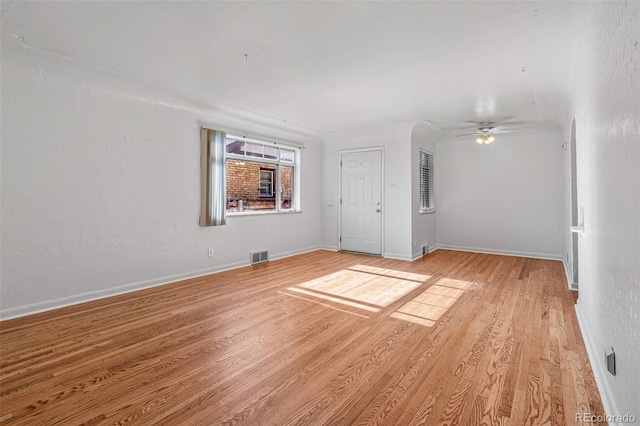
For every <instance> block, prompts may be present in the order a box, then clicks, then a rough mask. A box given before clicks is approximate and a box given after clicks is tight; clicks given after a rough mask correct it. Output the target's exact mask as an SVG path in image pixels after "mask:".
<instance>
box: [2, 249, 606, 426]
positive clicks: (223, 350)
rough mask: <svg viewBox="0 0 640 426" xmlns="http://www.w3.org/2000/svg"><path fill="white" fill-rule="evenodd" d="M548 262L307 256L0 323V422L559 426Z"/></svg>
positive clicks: (571, 341) (551, 265)
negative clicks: (410, 260) (406, 260)
mask: <svg viewBox="0 0 640 426" xmlns="http://www.w3.org/2000/svg"><path fill="white" fill-rule="evenodd" d="M574 304H575V293H572V292H570V291H569V290H567V284H566V280H565V276H564V273H563V268H562V264H561V262H557V261H549V260H537V259H526V258H519V257H507V256H498V255H486V254H477V253H465V252H455V251H446V250H438V251H436V252H434V253H432V254H430V255H428V256H425V257H424V258H422V259H420V260H417V261H415V262H405V261H397V260H389V259H382V258H377V257H369V256H362V255H356V254H347V253H333V252H327V251H317V252H313V253H307V254H304V255H299V256H294V257H290V258H287V259H282V260H277V261H272V262H269V263H267V264H262V265H256V266H252V267H246V268H241V269H237V270H233V271H227V272H223V273H219V274H214V275H209V276H206V277H201V278H195V279H191V280H186V281H182V282H178V283H174V284H171V285H166V286H162V287H156V288H154V289H149V290H144V291H139V292H135V293H130V294H126V295H121V296H116V297H112V298H109V299H103V300H100V301H96V302H91V303H85V304H82V305H76V306H73V307H69V308H64V309H59V310H56V311H51V312H47V313H43V314H38V315H33V316H29V317H24V318H19V319H15V320H10V321H4V322H2V323H0V355H1V363H0V424H1V425H5V424H6V425H14V424H15V425H18V424H21V425H25V424H28V425H53V424H63V425H89V424H91V425H94V424H118V425H120V424H125V423H130V424H140V425H149V424H169V425H436V426H439V425H443V426H444V425H458V424H459V425H517V426H520V425H573V424H577V422H576V413H591V414H593V415H603V414H604V412H603V408H602V404H601V401H600V399H599V396H598V390H597V388H596V383H595V380H594V376H593V373H592V370H591V366H590V365H589V362H588V358H587V354H586V351H585V347H584V342H583V340H582V336H581V334H580V330H579V328H578V324H577V319H576V316H575V311H574Z"/></svg>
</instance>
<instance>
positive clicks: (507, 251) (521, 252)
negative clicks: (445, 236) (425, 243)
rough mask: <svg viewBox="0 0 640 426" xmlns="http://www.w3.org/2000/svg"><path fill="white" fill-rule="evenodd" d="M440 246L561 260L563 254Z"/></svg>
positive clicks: (450, 248) (449, 247) (440, 247)
mask: <svg viewBox="0 0 640 426" xmlns="http://www.w3.org/2000/svg"><path fill="white" fill-rule="evenodd" d="M438 248H439V249H442V250H455V251H468V252H472V253H484V254H501V255H503V256H516V257H530V258H532V259H546V260H560V261H562V256H561V255H558V254H549V253H533V252H527V251H511V250H496V249H488V248H480V247H460V246H450V245H446V244H438Z"/></svg>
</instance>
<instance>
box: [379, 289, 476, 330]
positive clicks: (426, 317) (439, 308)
mask: <svg viewBox="0 0 640 426" xmlns="http://www.w3.org/2000/svg"><path fill="white" fill-rule="evenodd" d="M471 285H472V283H471V282H470V281H462V280H454V279H451V278H441V279H439V280H438V281H437V282H436V283H435V284H434V285H432V286H431V287H429V288H428V289H426V290H425V291H423V292H422V293H420V294H419V295H418V296H416V297H414V298H413V299H411V300H410V301H409V302H407V303H405V304H404V305H402V306H401V307H400V308H398V309H397V310H396V311H395V312H394V313H392V314H391V315H390V316H391V317H392V318H396V319H401V320H404V321H410V322H413V323H416V324H420V325H424V326H427V327H431V326H432V325H434V324H435V323H436V321H437V320H438V319H439V318H440V317H442V315H444V314H445V313H446V312H447V311H448V310H449V308H450V307H451V306H452V305H453V304H454V303H455V302H456V300H458V298H459V297H460V296H462V295H463V294H464V292H465V290H466V289H468V288H469V287H470V286H471Z"/></svg>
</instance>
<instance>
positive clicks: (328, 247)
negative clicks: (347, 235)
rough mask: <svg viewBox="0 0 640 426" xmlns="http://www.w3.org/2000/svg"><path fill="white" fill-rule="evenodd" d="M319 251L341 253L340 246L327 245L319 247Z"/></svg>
mask: <svg viewBox="0 0 640 426" xmlns="http://www.w3.org/2000/svg"><path fill="white" fill-rule="evenodd" d="M318 250H329V251H340V249H339V248H338V246H325V245H322V246H319V247H318Z"/></svg>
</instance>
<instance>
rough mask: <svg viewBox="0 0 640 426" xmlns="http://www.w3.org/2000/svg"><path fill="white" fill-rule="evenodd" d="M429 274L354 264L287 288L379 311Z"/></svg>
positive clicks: (426, 278) (412, 288) (419, 283)
mask: <svg viewBox="0 0 640 426" xmlns="http://www.w3.org/2000/svg"><path fill="white" fill-rule="evenodd" d="M430 278H431V277H430V276H429V275H422V274H414V273H410V272H404V271H397V270H392V269H386V268H377V267H373V266H367V265H354V266H352V267H350V268H348V269H343V270H341V271H338V272H335V273H333V274H329V275H325V276H323V277H320V278H317V279H315V280H311V281H307V282H305V283H302V284H299V285H297V286H294V287H289V288H287V289H286V290H288V291H290V292H295V293H297V294H298V295H300V294H304V295H305V296H312V297H314V298H319V299H323V300H327V301H330V302H333V303H340V304H343V305H347V306H350V307H354V308H357V309H362V310H365V311H369V312H379V311H380V310H381V308H384V307H386V306H389V305H390V304H391V303H393V302H395V301H396V300H398V299H400V298H401V297H403V296H405V295H407V294H408V293H410V292H411V291H413V290H415V289H416V288H418V287H419V286H421V285H423V284H424V283H425V282H426V281H428V280H429V279H430Z"/></svg>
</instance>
